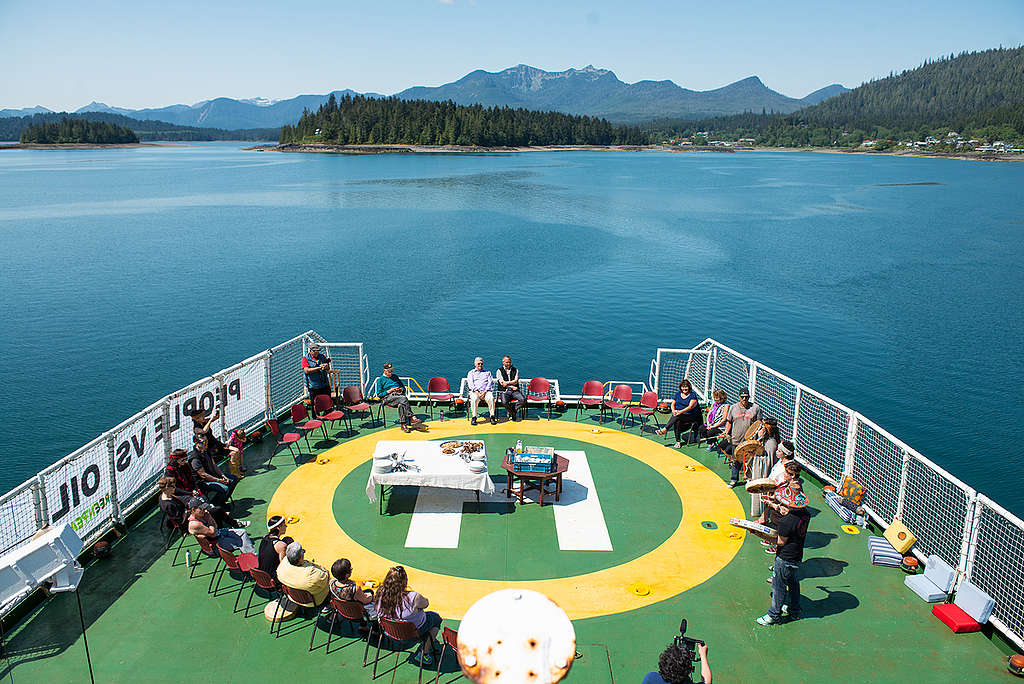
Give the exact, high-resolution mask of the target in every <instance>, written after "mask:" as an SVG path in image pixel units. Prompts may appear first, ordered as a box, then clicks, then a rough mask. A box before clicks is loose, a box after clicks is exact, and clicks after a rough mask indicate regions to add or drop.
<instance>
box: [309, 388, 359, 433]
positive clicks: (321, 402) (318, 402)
mask: <svg viewBox="0 0 1024 684" xmlns="http://www.w3.org/2000/svg"><path fill="white" fill-rule="evenodd" d="M313 414H314V415H316V414H320V420H322V421H324V422H325V423H326V422H331V423H335V422H337V421H339V420H344V419H345V412H344V411H339V410H337V409H336V408H334V400H333V399H331V398H330V397H329V396H327V395H326V394H318V395H316V396H315V397H313ZM350 427H351V426H350ZM324 435H325V436H326V435H327V430H324Z"/></svg>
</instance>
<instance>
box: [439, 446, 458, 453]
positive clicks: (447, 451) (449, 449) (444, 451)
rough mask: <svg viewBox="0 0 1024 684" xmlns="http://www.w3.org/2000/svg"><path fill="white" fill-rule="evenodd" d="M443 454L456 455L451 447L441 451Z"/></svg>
mask: <svg viewBox="0 0 1024 684" xmlns="http://www.w3.org/2000/svg"><path fill="white" fill-rule="evenodd" d="M441 453H442V454H454V453H455V449H452V448H451V447H447V448H445V449H441Z"/></svg>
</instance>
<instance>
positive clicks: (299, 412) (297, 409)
mask: <svg viewBox="0 0 1024 684" xmlns="http://www.w3.org/2000/svg"><path fill="white" fill-rule="evenodd" d="M308 416H309V413H308V412H307V411H306V405H305V404H302V403H299V404H295V405H294V406H292V422H293V423H298V422H301V421H303V420H306V418H307V417H308Z"/></svg>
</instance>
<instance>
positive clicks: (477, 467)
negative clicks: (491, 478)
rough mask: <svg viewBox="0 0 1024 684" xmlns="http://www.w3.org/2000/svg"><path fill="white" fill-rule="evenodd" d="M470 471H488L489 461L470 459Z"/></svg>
mask: <svg viewBox="0 0 1024 684" xmlns="http://www.w3.org/2000/svg"><path fill="white" fill-rule="evenodd" d="M469 472H471V473H486V472H487V463H486V462H485V461H470V463H469Z"/></svg>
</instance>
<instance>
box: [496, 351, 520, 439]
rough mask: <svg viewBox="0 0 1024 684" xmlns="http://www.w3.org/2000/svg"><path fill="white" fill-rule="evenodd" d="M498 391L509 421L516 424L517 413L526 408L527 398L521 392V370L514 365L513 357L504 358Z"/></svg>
mask: <svg viewBox="0 0 1024 684" xmlns="http://www.w3.org/2000/svg"><path fill="white" fill-rule="evenodd" d="M498 389H499V390H501V403H503V404H505V410H506V411H507V412H508V417H509V420H511V421H512V422H513V423H514V422H516V419H517V417H518V416H517V415H516V412H517V411H518V410H519V408H520V407H522V406H526V397H524V396H523V393H522V392H520V391H519V369H518V368H516V367H515V366H513V365H512V357H511V356H508V355H507V354H506V355H505V356H503V357H502V359H501V368H499V369H498Z"/></svg>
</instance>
